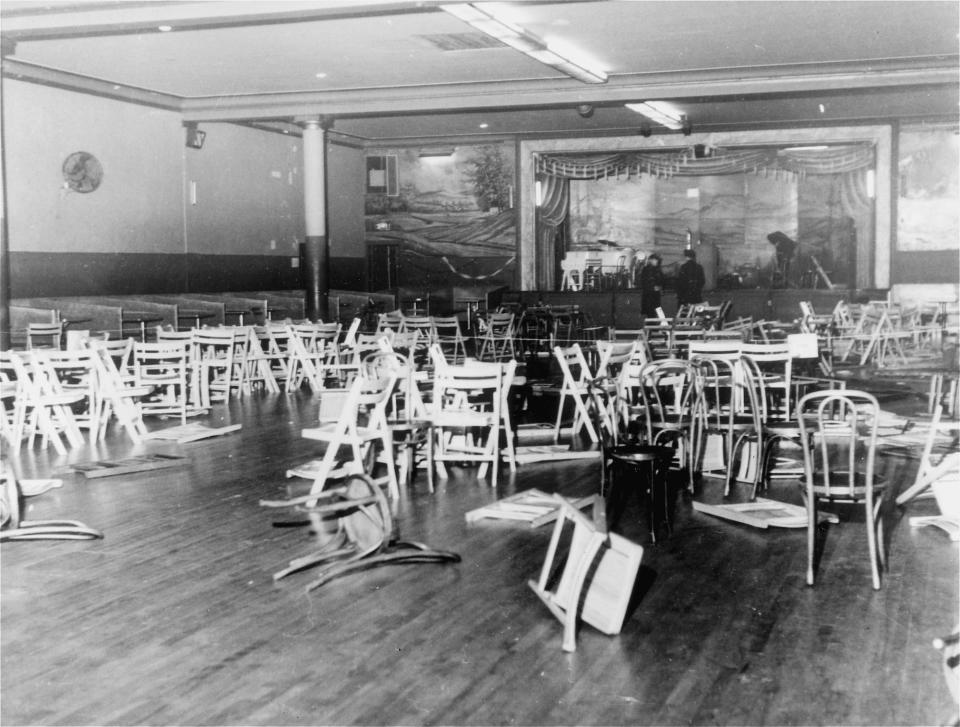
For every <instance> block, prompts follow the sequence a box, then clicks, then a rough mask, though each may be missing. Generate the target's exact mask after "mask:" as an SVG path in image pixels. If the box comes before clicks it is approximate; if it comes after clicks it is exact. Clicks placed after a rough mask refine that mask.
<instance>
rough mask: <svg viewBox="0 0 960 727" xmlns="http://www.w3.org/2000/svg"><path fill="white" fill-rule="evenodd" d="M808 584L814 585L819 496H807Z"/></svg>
mask: <svg viewBox="0 0 960 727" xmlns="http://www.w3.org/2000/svg"><path fill="white" fill-rule="evenodd" d="M806 499H807V585H808V586H812V585H813V552H814V545H815V541H816V537H817V505H816V500H817V498H816V497H814V496H808V497H807V498H806Z"/></svg>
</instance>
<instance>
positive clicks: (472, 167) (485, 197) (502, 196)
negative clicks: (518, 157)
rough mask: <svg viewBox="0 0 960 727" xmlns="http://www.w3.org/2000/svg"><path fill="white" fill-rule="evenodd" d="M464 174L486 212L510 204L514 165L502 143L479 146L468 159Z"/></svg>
mask: <svg viewBox="0 0 960 727" xmlns="http://www.w3.org/2000/svg"><path fill="white" fill-rule="evenodd" d="M464 176H465V177H466V179H467V180H468V181H469V182H470V183H471V184H473V191H474V195H475V197H476V200H477V206H478V207H479V208H480V209H481V210H482V211H484V212H489V211H490V209H491V208H493V207H496V208H498V209H501V210H505V209H507V208H508V207H509V206H510V185H511V183H512V180H513V165H512V163H511V160H508V159H507V158H506V157H505V156H504V154H503V146H502V145H499V144H498V145H488V146H481V147H477V148H476V149H475V150H474V154H473V156H471V157H470V158H469V159H467V160H466V169H465V170H464Z"/></svg>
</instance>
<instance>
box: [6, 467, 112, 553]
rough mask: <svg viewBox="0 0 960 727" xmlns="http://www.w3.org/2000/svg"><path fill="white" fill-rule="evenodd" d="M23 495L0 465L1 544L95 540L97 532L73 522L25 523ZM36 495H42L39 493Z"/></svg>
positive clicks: (99, 536) (38, 521) (44, 521)
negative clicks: (11, 541) (7, 541)
mask: <svg viewBox="0 0 960 727" xmlns="http://www.w3.org/2000/svg"><path fill="white" fill-rule="evenodd" d="M24 494H25V493H24V491H23V489H22V488H21V487H20V484H19V483H18V482H17V479H16V477H14V474H13V472H12V471H11V470H10V469H9V468H7V467H6V466H4V465H3V464H2V463H0V542H3V541H6V540H94V539H97V538H102V537H103V533H101V532H100V531H99V530H94V529H93V528H90V527H87V526H86V525H84V524H83V523H81V522H77V521H76V520H25V519H24V518H23V513H24V509H25V508H24V502H23V498H24ZM35 494H41V492H40V491H38V492H36V493H35Z"/></svg>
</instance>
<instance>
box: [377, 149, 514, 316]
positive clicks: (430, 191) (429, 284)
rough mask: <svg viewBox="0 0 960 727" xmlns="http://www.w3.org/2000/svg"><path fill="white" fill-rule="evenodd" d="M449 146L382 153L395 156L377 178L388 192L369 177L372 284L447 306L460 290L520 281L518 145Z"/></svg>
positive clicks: (380, 151) (386, 156)
mask: <svg viewBox="0 0 960 727" xmlns="http://www.w3.org/2000/svg"><path fill="white" fill-rule="evenodd" d="M426 152H427V153H438V152H437V150H426ZM449 152H450V153H449V154H447V155H444V156H425V155H424V153H425V150H423V149H420V148H412V149H384V150H377V152H376V154H381V155H382V156H383V157H385V158H388V161H387V163H386V164H385V165H384V167H385V174H386V177H387V179H386V180H384V179H383V176H384V175H379V173H377V176H375V177H371V178H370V179H372V180H373V182H374V184H373V186H372V188H373V189H375V190H377V189H384V188H385V190H386V191H376V192H372V193H371V191H370V189H371V184H370V179H368V193H367V195H366V200H365V229H366V241H367V248H368V251H369V252H368V254H369V258H370V266H371V285H372V286H373V287H390V288H398V289H399V290H400V294H401V300H402V299H403V298H404V297H408V298H409V297H411V296H413V297H423V295H425V293H427V292H430V294H431V296H432V298H433V299H434V300H435V301H436V302H437V305H439V306H441V307H442V306H443V303H444V302H449V303H451V304H452V303H453V300H452V299H453V298H454V297H456V295H457V291H458V290H462V289H489V288H498V287H505V286H511V285H512V284H513V281H514V273H515V268H516V250H517V234H516V217H515V214H514V209H513V180H514V167H515V159H514V152H513V146H512V145H509V144H506V143H497V144H484V145H462V146H457V147H451V148H450V149H449ZM368 160H369V153H368ZM394 165H395V166H394ZM369 167H370V164H369V163H368V169H369ZM394 169H395V172H394ZM368 173H369V172H368ZM394 174H395V176H394ZM381 181H384V185H383V187H378V186H377V184H378V183H379V182H381ZM391 185H395V187H392V188H391ZM390 192H393V193H392V194H391V193H390Z"/></svg>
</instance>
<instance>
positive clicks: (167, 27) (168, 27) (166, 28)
mask: <svg viewBox="0 0 960 727" xmlns="http://www.w3.org/2000/svg"><path fill="white" fill-rule="evenodd" d="M157 30H159V31H160V32H161V33H169V32H170V31H171V30H173V26H172V25H158V26H157Z"/></svg>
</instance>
